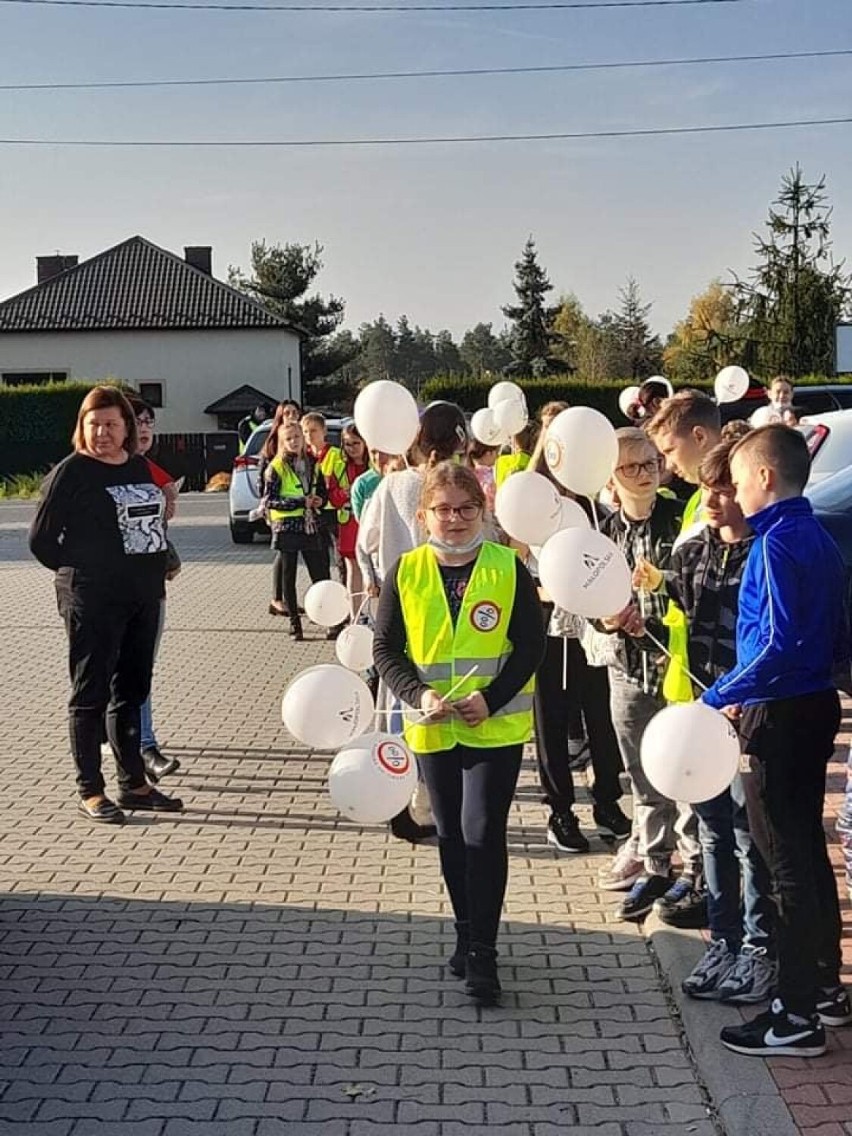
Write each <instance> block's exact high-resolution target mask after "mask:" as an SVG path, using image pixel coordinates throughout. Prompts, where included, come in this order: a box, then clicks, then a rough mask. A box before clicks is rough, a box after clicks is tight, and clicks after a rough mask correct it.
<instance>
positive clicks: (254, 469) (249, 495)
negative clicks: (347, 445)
mask: <svg viewBox="0 0 852 1136" xmlns="http://www.w3.org/2000/svg"><path fill="white" fill-rule="evenodd" d="M348 421H349V420H348V419H346V418H327V419H326V428H327V430H328V440H329V442H331V444H332V445H333V446H338V445H340V432H341V430H342V429H343V427H344V426H345V425H346V423H347V422H348ZM271 429H272V419H271V418H270V419H267V421H266V422H263V423H261V425H260V426H258V427H257V429H256V430H254V431H253V433H252V434H251V435H250V437H249V440H248V441H247V442H246V448H245V449H244V450H243V452H242V453H241V454H238V455H237V457H235V458H234V464H233V466H232V467H231V486H230V489H229V490H228V523H229V525H230V527H231V540H232V541H233V542H234V544H251V543H252V541H253V540H254V535H255V533H262V534H264V535H265V536H269V527H268V526H267V524H266V522H265V521H264V520H263V518H261V517H257V516H253V514H255V513H256V510H257V507H258V506H259V505H260V482H259V473H260V469H259V467H260V451H261V450H262V449H263V443H264V442H265V441H266V439H267V438H268V437H269V431H270V430H271Z"/></svg>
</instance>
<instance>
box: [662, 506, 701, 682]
mask: <svg viewBox="0 0 852 1136" xmlns="http://www.w3.org/2000/svg"><path fill="white" fill-rule="evenodd" d="M700 508H701V490H700V489H696V491H695V492H694V493H693V494H692V496H691V497H690V498H689V500H688V501H687V503H686V508H685V509H684V511H683V520H682V521H681V525H680V531H681V535H683V534H684V533H685V532H687V530H688V529H690V528H691V527H692V525H694V524H695V522H696V520H697V519H698V511H699V509H700ZM663 623H664V624H665V626H666V627H667V628H668V629H669V651H670V652H671V658H670V659H669V662H668V666H667V667H666V673H665V675H664V676H663V698H665V700H666V702H693V701H694V700H695V692H694V691H693V689H692V679H691V678H690V677H689V675H688V674H687V673H686V672H687V671H688V670H689V624H688V623H687V621H686V615H685V614H684V612H683V611H681V609H680V608H679V607H678V606H677V604H676V603H674V602H673V601H672V600H669V606H668V608H667V609H666V614H665V615H664V616H663Z"/></svg>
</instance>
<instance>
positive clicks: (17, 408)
mask: <svg viewBox="0 0 852 1136" xmlns="http://www.w3.org/2000/svg"><path fill="white" fill-rule="evenodd" d="M95 385H96V384H95V383H94V382H86V381H80V382H70V383H46V384H44V385H40V384H33V385H31V386H20V387H6V386H0V444H6V443H10V444H11V443H17V444H26V443H40V442H60V441H63V442H67V443H68V447H69V449H70V446H71V435H72V433H73V432H74V424H75V422H76V421H77V411H78V410H79V409H80V403H81V402H82V401H83V398H84V397H85V395H86V394H87V393H88V392H89V391H90V390H91V389H92V387H93V386H95Z"/></svg>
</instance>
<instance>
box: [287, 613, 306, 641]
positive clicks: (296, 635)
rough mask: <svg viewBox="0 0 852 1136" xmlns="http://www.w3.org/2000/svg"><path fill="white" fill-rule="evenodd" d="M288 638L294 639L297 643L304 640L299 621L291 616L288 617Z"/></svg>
mask: <svg viewBox="0 0 852 1136" xmlns="http://www.w3.org/2000/svg"><path fill="white" fill-rule="evenodd" d="M290 638H291V639H295V640H296V642H297V643H303V642H304V640H305V636H304V633H303V632H302V621H301V619H294V618H293V617H292V616H291V617H290Z"/></svg>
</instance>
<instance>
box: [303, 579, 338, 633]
mask: <svg viewBox="0 0 852 1136" xmlns="http://www.w3.org/2000/svg"><path fill="white" fill-rule="evenodd" d="M305 614H306V615H307V617H308V619H312V620H313V621H314V623H318V624H319V625H320V627H336V626H337V624H338V623H343V621H344V619H346V618H347V617H348V615H349V596H348V595H347V593H346V589H345V588H344V586H343V585H342V584H338V582H337V580H317V582H316V583H315V584H311V586H310V587H309V588H308V590H307V591H306V592H305Z"/></svg>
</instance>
